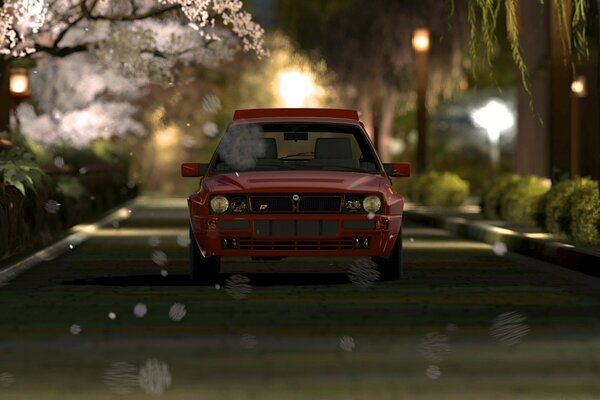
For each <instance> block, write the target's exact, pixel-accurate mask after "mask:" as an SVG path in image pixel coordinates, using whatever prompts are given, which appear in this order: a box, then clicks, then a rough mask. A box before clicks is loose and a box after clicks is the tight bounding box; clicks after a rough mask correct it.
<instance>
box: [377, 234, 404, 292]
mask: <svg viewBox="0 0 600 400" xmlns="http://www.w3.org/2000/svg"><path fill="white" fill-rule="evenodd" d="M373 261H375V262H376V263H377V271H379V278H380V279H381V280H382V281H396V280H398V279H400V277H401V276H402V230H400V232H398V237H397V239H396V243H395V244H394V249H393V250H392V253H391V254H390V257H389V258H382V257H373Z"/></svg>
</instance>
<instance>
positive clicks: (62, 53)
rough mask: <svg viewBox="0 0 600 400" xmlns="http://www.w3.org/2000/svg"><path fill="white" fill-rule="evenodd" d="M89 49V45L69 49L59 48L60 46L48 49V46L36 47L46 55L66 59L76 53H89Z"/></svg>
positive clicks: (37, 45)
mask: <svg viewBox="0 0 600 400" xmlns="http://www.w3.org/2000/svg"><path fill="white" fill-rule="evenodd" d="M87 49H88V45H87V44H79V45H76V46H67V47H58V46H53V47H47V46H42V45H40V44H37V43H36V45H35V50H36V51H43V52H44V53H47V54H50V55H51V56H54V57H66V56H68V55H71V54H74V53H81V52H84V51H87Z"/></svg>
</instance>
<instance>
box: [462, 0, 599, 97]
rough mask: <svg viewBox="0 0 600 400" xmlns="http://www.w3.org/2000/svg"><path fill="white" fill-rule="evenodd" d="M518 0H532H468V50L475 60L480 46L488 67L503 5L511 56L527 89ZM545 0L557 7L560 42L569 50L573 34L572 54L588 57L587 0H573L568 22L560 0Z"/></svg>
mask: <svg viewBox="0 0 600 400" xmlns="http://www.w3.org/2000/svg"><path fill="white" fill-rule="evenodd" d="M520 1H533V0H469V8H468V20H469V26H470V45H469V53H470V56H471V59H472V60H474V61H476V60H478V59H480V57H479V55H480V54H479V51H480V49H483V50H484V55H483V59H484V61H485V63H486V64H487V65H488V66H490V67H491V65H492V60H493V55H494V52H495V48H496V44H497V26H498V25H499V24H498V17H499V15H500V11H501V8H502V6H504V10H505V15H506V30H507V36H508V41H509V44H510V48H511V54H512V58H513V61H514V62H515V65H516V67H517V69H518V70H519V72H520V73H521V81H522V84H523V86H524V88H525V90H526V91H527V92H530V89H529V72H528V70H527V66H526V65H525V61H524V59H523V54H522V52H521V47H520V44H519V32H520V29H521V27H520V26H519V25H520V24H519V19H518V18H517V9H518V6H519V2H520ZM547 1H548V2H552V4H551V5H550V7H553V9H555V10H556V13H557V16H556V17H557V20H558V25H559V29H560V35H561V41H562V45H563V46H565V47H566V48H567V50H568V53H571V46H572V45H571V39H570V38H571V37H573V46H574V49H575V53H576V54H577V55H578V56H580V57H587V54H588V43H587V39H586V25H587V23H586V19H587V10H588V8H587V1H588V0H573V18H572V20H571V23H570V24H569V23H568V21H567V10H566V9H565V5H564V2H563V0H547ZM502 3H504V4H502ZM539 3H540V6H545V4H544V3H545V2H544V1H543V0H539Z"/></svg>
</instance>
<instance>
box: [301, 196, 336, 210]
mask: <svg viewBox="0 0 600 400" xmlns="http://www.w3.org/2000/svg"><path fill="white" fill-rule="evenodd" d="M341 204H342V198H341V197H340V196H329V197H317V196H304V197H301V198H300V200H299V203H298V211H299V212H339V211H340V207H341Z"/></svg>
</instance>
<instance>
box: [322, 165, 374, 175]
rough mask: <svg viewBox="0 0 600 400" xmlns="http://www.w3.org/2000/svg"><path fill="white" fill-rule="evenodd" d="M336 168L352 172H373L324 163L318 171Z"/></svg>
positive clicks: (334, 169)
mask: <svg viewBox="0 0 600 400" xmlns="http://www.w3.org/2000/svg"><path fill="white" fill-rule="evenodd" d="M336 170H340V171H352V172H365V173H369V172H373V171H367V170H365V169H362V168H355V167H345V166H343V165H324V166H323V169H321V170H320V171H336Z"/></svg>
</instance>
